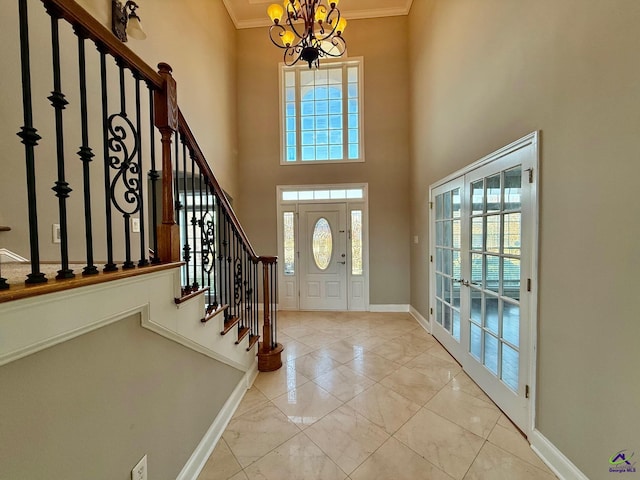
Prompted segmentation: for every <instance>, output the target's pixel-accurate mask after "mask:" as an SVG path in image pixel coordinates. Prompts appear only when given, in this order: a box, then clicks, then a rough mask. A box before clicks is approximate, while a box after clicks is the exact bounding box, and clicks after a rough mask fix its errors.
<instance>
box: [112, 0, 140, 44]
mask: <svg viewBox="0 0 640 480" xmlns="http://www.w3.org/2000/svg"><path fill="white" fill-rule="evenodd" d="M111 5H112V9H111V10H112V13H111V29H112V30H113V33H114V34H115V35H116V37H118V39H119V40H121V41H123V42H126V41H127V35H128V36H130V37H131V38H135V39H136V40H144V39H145V38H147V34H146V33H144V30H142V25H140V17H139V16H138V15H137V14H136V9H137V8H138V4H137V3H136V2H134V1H133V0H127V2H126V3H125V4H124V6H123V5H122V3H120V0H112V3H111Z"/></svg>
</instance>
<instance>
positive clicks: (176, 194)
mask: <svg viewBox="0 0 640 480" xmlns="http://www.w3.org/2000/svg"><path fill="white" fill-rule="evenodd" d="M179 135H180V134H179V133H178V131H176V141H175V142H174V144H175V158H176V172H175V175H174V176H173V183H174V184H175V185H174V187H173V188H174V190H175V192H174V195H173V198H174V199H175V202H176V215H175V216H176V223H177V224H178V225H180V210H181V209H182V202H181V200H180V146H179V145H180V143H179Z"/></svg>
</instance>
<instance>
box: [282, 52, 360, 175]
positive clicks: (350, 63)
mask: <svg viewBox="0 0 640 480" xmlns="http://www.w3.org/2000/svg"><path fill="white" fill-rule="evenodd" d="M303 63H304V62H303ZM323 64H324V65H325V66H327V67H330V66H332V67H334V68H341V69H342V84H341V90H342V103H343V105H342V109H343V111H342V114H341V116H342V121H343V124H342V134H343V138H342V148H343V154H344V158H341V159H335V160H330V159H327V160H305V161H303V160H302V150H301V149H302V126H301V118H302V105H301V102H302V99H301V98H300V95H301V93H300V92H301V91H302V88H303V86H302V84H301V82H300V72H304V71H307V70H308V69H307V67H305V66H304V65H302V64H296V65H286V64H285V63H284V62H280V63H279V64H278V92H279V93H278V104H279V125H280V132H279V134H280V165H319V164H349V163H363V162H364V161H365V148H364V147H365V146H364V118H365V113H364V91H365V90H364V57H362V56H358V57H348V58H347V57H345V58H339V59H326V60H323ZM349 67H357V69H358V97H357V100H358V111H357V112H356V113H357V115H358V148H359V152H358V153H359V155H358V158H353V159H350V158H349V155H348V148H349V135H348V133H349V127H348V116H349V110H348V107H347V102H348V101H349V95H348V83H349V80H348V68H349ZM285 71H292V72H294V73H295V85H294V87H293V88H294V89H295V95H296V98H295V102H294V103H295V108H296V113H295V120H296V130H295V135H296V160H295V161H293V162H288V161H287V142H286V137H287V128H286V121H287V115H286V108H287V103H289V102H287V100H286V98H285V95H286V94H285V90H286V88H287V87H286V85H285V75H284V73H285ZM313 131H314V132H315V131H316V129H315V128H314V129H313Z"/></svg>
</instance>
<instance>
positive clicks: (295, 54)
mask: <svg viewBox="0 0 640 480" xmlns="http://www.w3.org/2000/svg"><path fill="white" fill-rule="evenodd" d="M301 52H302V49H301V48H300V47H299V46H297V47H293V48H291V47H290V48H287V49H286V50H285V52H284V55H283V56H282V59H283V61H284V64H285V65H286V66H287V67H291V66H293V65H295V64H296V63H298V60H300V53H301ZM287 57H291V58H292V59H293V61H291V60H287Z"/></svg>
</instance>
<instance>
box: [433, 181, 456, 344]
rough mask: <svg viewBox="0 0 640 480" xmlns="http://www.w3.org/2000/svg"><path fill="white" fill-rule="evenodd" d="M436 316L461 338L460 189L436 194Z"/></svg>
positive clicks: (449, 330) (446, 328) (452, 333)
mask: <svg viewBox="0 0 640 480" xmlns="http://www.w3.org/2000/svg"><path fill="white" fill-rule="evenodd" d="M435 203H436V242H435V245H436V278H435V281H436V312H437V313H436V317H435V320H436V322H438V324H439V325H441V326H442V327H443V328H444V329H445V330H446V331H447V332H449V334H451V336H453V338H455V340H456V341H458V342H459V341H460V287H461V280H460V279H461V272H460V247H461V239H462V234H461V224H460V216H461V207H462V205H461V191H460V188H455V189H453V190H450V191H447V192H443V193H441V194H439V195H436V198H435Z"/></svg>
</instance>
